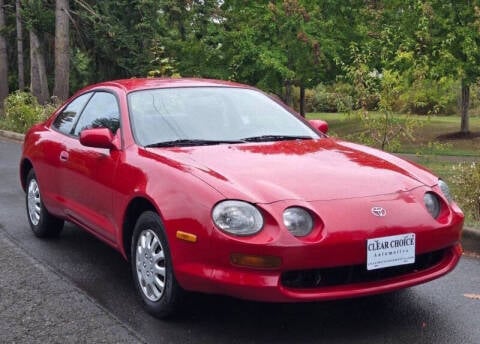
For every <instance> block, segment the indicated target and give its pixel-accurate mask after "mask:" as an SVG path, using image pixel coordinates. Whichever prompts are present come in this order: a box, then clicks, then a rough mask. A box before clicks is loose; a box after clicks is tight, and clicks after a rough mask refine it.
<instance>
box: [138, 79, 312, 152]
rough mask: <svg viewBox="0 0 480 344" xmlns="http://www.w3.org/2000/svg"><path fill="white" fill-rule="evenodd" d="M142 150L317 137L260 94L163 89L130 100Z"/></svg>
mask: <svg viewBox="0 0 480 344" xmlns="http://www.w3.org/2000/svg"><path fill="white" fill-rule="evenodd" d="M128 105H129V110H130V120H131V123H132V127H133V132H134V136H135V139H136V141H137V143H138V144H140V145H142V146H162V145H164V146H180V145H199V144H220V143H241V142H248V141H250V142H251V141H278V140H289V139H292V140H293V139H313V138H318V137H319V136H318V134H316V133H315V132H314V131H313V130H312V129H310V128H309V127H308V126H307V125H305V124H304V123H303V122H302V121H300V120H299V119H298V118H296V117H295V116H294V115H292V114H291V113H290V112H289V111H287V110H286V109H285V108H283V107H282V106H281V105H279V104H278V103H276V102H275V101H273V100H272V99H270V98H269V97H267V96H266V95H264V94H263V93H261V92H258V91H255V90H250V89H244V88H229V87H185V88H162V89H151V90H142V91H136V92H132V93H130V94H129V95H128Z"/></svg>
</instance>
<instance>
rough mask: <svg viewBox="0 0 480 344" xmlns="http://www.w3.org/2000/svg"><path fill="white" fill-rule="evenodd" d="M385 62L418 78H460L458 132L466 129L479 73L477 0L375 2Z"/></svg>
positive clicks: (479, 11) (478, 14) (438, 79)
mask: <svg viewBox="0 0 480 344" xmlns="http://www.w3.org/2000/svg"><path fill="white" fill-rule="evenodd" d="M378 11H379V13H380V14H381V16H380V19H381V21H382V23H383V25H384V26H383V29H382V30H381V31H380V36H381V41H380V42H379V43H381V46H382V48H381V54H382V56H383V62H384V66H385V67H386V68H389V69H392V70H398V71H404V72H405V71H407V72H406V74H407V75H409V76H410V77H411V80H409V81H410V82H411V83H414V82H416V81H418V80H420V81H421V80H423V79H425V80H434V81H437V82H439V81H440V80H441V79H442V78H445V77H449V78H454V79H457V80H460V84H461V101H460V107H459V108H460V114H461V125H460V132H461V133H462V134H468V133H469V130H470V128H469V116H468V108H469V103H470V86H471V85H472V84H473V83H475V82H477V80H478V79H479V77H480V35H479V30H480V4H478V2H476V1H469V0H429V1H419V0H392V1H389V2H385V3H384V6H381V7H379V9H378Z"/></svg>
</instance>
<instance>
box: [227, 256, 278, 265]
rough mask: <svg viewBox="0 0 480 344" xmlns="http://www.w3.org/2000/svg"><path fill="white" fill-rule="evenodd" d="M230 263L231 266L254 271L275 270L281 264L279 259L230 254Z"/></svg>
mask: <svg viewBox="0 0 480 344" xmlns="http://www.w3.org/2000/svg"><path fill="white" fill-rule="evenodd" d="M230 262H231V263H232V264H233V265H237V266H244V267H247V268H256V269H275V268H279V267H280V265H281V264H282V259H281V258H280V257H273V256H255V255H250V254H242V253H232V255H231V256H230Z"/></svg>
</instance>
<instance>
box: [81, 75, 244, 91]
mask: <svg viewBox="0 0 480 344" xmlns="http://www.w3.org/2000/svg"><path fill="white" fill-rule="evenodd" d="M102 86H103V87H108V86H110V87H112V86H113V87H119V88H123V89H124V90H125V91H126V92H131V91H137V90H145V89H153V88H171V87H201V86H203V87H242V88H251V86H248V85H243V84H239V83H236V82H231V81H224V80H215V79H197V78H131V79H121V80H112V81H105V82H101V83H98V84H95V85H91V86H89V87H87V88H94V87H95V88H97V87H102Z"/></svg>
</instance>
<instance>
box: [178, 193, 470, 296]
mask: <svg viewBox="0 0 480 344" xmlns="http://www.w3.org/2000/svg"><path fill="white" fill-rule="evenodd" d="M418 192H422V190H418ZM406 196H408V195H406ZM406 196H405V197H403V199H399V197H397V196H393V197H389V196H381V197H378V198H373V199H369V200H365V199H360V200H358V201H354V200H345V203H344V204H342V203H343V201H342V202H340V201H336V202H322V204H313V203H310V204H307V203H305V204H302V205H303V206H304V207H309V206H310V207H311V208H310V209H311V210H312V212H315V210H316V209H322V212H321V213H320V212H319V211H317V213H319V215H320V218H321V220H322V223H319V224H318V225H319V228H316V229H314V231H313V232H312V235H311V236H310V237H305V238H295V237H293V236H292V235H290V234H289V233H288V231H286V230H285V229H284V228H282V227H281V224H280V221H281V220H278V219H275V218H274V217H272V216H269V215H268V214H282V211H283V209H285V208H287V207H289V206H291V205H292V204H291V203H289V202H283V203H282V202H279V203H275V204H270V205H264V206H263V207H264V210H265V214H266V215H265V216H264V218H265V227H264V229H263V230H262V232H260V233H259V234H258V235H256V236H252V237H244V238H235V237H232V236H228V235H226V234H224V233H221V232H220V231H218V230H213V231H212V232H211V233H212V235H211V237H210V242H211V245H210V252H209V259H205V258H206V257H205V256H203V258H202V259H200V260H197V261H194V260H189V259H186V260H185V261H184V262H183V263H184V264H180V265H177V266H176V267H175V273H176V277H177V279H178V281H179V283H180V285H181V286H182V287H184V288H185V289H187V290H192V291H200V292H204V293H214V294H225V295H230V296H234V297H237V298H243V299H250V300H258V301H268V302H302V301H319V300H331V299H341V298H351V297H359V296H366V295H372V294H379V293H385V292H389V291H394V290H398V289H402V288H407V287H411V286H414V285H418V284H421V283H425V282H428V281H431V280H433V279H436V278H439V277H441V276H443V275H445V274H446V273H448V272H450V271H452V270H453V269H454V268H455V266H456V265H457V263H458V261H459V259H460V257H461V254H462V248H461V245H460V233H461V229H462V225H463V214H462V213H461V211H460V209H458V207H456V205H454V204H453V205H452V207H451V208H450V209H448V214H447V213H446V214H445V216H444V217H443V218H442V219H441V221H437V220H435V219H433V218H432V217H431V216H430V214H428V213H427V212H426V210H425V209H423V208H421V207H419V206H418V203H415V202H413V201H412V198H411V197H406ZM422 197H423V192H422ZM402 200H403V202H402ZM372 205H381V206H382V207H384V208H386V209H389V211H390V214H392V216H391V217H385V218H373V217H372V216H366V215H364V214H369V211H370V209H371V207H372ZM393 205H395V207H394V206H393ZM312 208H313V209H312ZM338 208H342V209H349V213H348V214H347V215H348V216H338V211H336V210H337V209H338ZM393 214H395V216H393ZM345 228H351V229H350V230H346V229H345ZM406 233H415V238H416V239H415V241H416V243H415V255H416V257H415V263H414V264H407V265H400V266H397V267H388V268H384V269H378V270H373V271H367V267H366V261H367V257H366V255H367V254H366V243H367V240H368V239H371V238H381V237H386V236H390V235H398V234H406ZM190 252H192V251H191V250H190ZM238 253H240V254H246V255H257V256H269V257H279V258H280V260H281V265H280V266H279V267H277V268H272V269H254V268H246V267H238V266H235V265H234V264H232V262H231V257H232V254H238ZM315 274H316V275H315ZM312 275H313V277H311V276H312ZM302 276H303V277H302ZM304 276H307V277H305V278H304ZM315 276H318V277H319V278H318V281H316V278H315Z"/></svg>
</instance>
